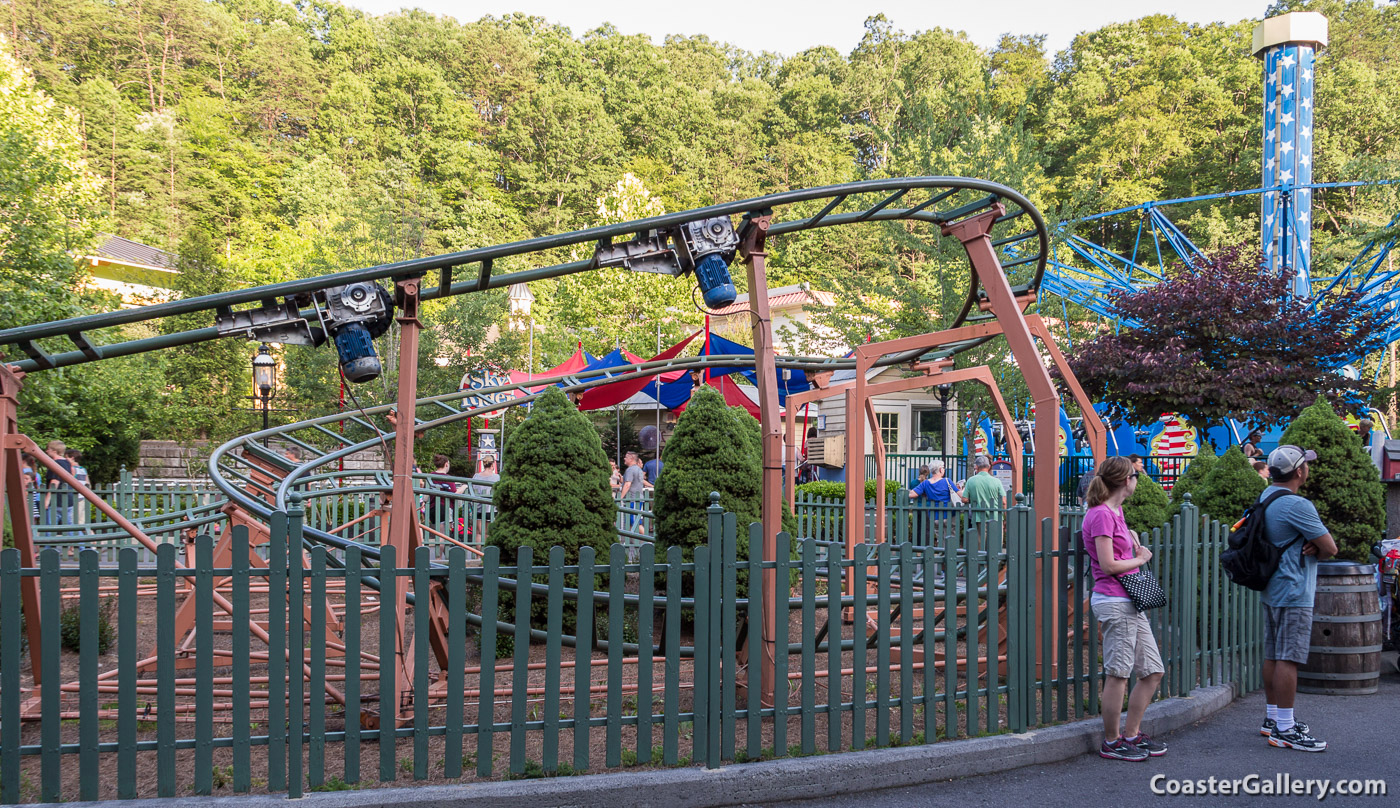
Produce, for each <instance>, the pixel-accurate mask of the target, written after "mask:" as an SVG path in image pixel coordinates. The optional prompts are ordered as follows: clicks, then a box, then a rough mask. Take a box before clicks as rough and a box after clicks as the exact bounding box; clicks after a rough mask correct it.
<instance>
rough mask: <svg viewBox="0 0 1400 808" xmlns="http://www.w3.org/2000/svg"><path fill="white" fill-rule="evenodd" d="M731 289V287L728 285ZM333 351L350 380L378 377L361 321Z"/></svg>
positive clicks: (339, 336) (341, 334) (340, 335)
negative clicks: (338, 355) (338, 356)
mask: <svg viewBox="0 0 1400 808" xmlns="http://www.w3.org/2000/svg"><path fill="white" fill-rule="evenodd" d="M730 288H731V289H732V288H733V287H730ZM335 351H336V353H338V354H340V370H341V372H342V373H344V374H345V378H346V379H347V380H349V381H351V382H355V383H359V382H367V381H369V380H371V379H377V378H379V374H380V372H381V371H383V369H384V368H383V366H382V365H380V364H379V357H378V356H376V355H375V353H374V340H373V339H371V338H370V335H369V330H368V329H366V328H365V326H364V324H363V323H347V324H346V325H344V326H342V327H341V328H340V330H339V331H337V332H336V333H335Z"/></svg>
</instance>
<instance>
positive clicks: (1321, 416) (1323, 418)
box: [1281, 396, 1385, 561]
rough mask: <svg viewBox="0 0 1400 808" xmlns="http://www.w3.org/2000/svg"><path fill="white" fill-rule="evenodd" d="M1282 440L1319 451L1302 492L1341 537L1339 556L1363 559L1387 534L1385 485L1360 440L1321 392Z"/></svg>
mask: <svg viewBox="0 0 1400 808" xmlns="http://www.w3.org/2000/svg"><path fill="white" fill-rule="evenodd" d="M1281 442H1282V443H1292V444H1294V445H1297V446H1301V447H1303V448H1304V449H1311V450H1313V451H1314V452H1317V460H1316V461H1314V462H1312V463H1309V464H1308V481H1307V483H1305V484H1304V485H1303V489H1302V490H1301V491H1300V492H1299V493H1301V494H1302V495H1303V496H1305V497H1307V498H1308V499H1310V500H1312V503H1313V505H1315V506H1317V514H1318V516H1320V517H1321V518H1322V524H1323V525H1325V526H1326V527H1327V530H1328V531H1330V532H1331V534H1332V538H1333V539H1336V541H1337V557H1338V558H1340V559H1346V560H1350V561H1365V560H1366V558H1367V553H1368V552H1369V548H1370V546H1371V545H1372V544H1374V543H1375V542H1378V541H1380V540H1381V539H1382V538H1383V537H1384V536H1385V487H1384V485H1382V483H1381V481H1380V472H1379V471H1377V469H1376V467H1375V465H1374V464H1372V463H1371V458H1370V456H1369V455H1367V454H1366V451H1365V449H1363V448H1362V446H1361V440H1360V439H1359V438H1358V437H1357V436H1356V433H1354V432H1352V431H1351V430H1350V429H1348V428H1347V425H1346V424H1344V423H1343V422H1342V419H1341V418H1339V417H1337V413H1336V411H1335V410H1333V409H1332V405H1331V404H1328V403H1327V399H1325V398H1323V397H1321V396H1318V399H1317V402H1316V403H1314V404H1313V405H1312V406H1310V407H1308V408H1307V409H1305V410H1303V412H1302V413H1301V414H1299V416H1298V417H1297V418H1296V419H1295V420H1294V421H1293V423H1292V424H1289V426H1288V429H1286V430H1284V433H1283V440H1282V441H1281Z"/></svg>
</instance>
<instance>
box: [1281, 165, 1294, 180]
mask: <svg viewBox="0 0 1400 808" xmlns="http://www.w3.org/2000/svg"><path fill="white" fill-rule="evenodd" d="M1278 180H1279V182H1292V181H1293V172H1292V171H1289V170H1288V169H1286V168H1285V169H1284V170H1282V171H1280V172H1279V173H1278Z"/></svg>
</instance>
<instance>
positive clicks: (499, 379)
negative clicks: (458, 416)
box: [459, 368, 517, 419]
mask: <svg viewBox="0 0 1400 808" xmlns="http://www.w3.org/2000/svg"><path fill="white" fill-rule="evenodd" d="M510 383H511V382H510V375H509V374H507V373H502V372H499V371H495V370H491V369H490V368H483V369H481V370H473V371H469V372H468V373H467V374H466V375H465V376H463V377H462V386H461V387H460V388H459V389H461V390H489V389H490V388H492V387H502V386H504V385H507V384H510ZM516 395H517V393H516V391H514V390H500V391H497V392H494V393H481V394H478V395H470V396H467V397H466V398H464V399H463V400H462V406H463V408H464V409H469V410H474V409H476V408H478V407H491V406H497V407H500V408H501V409H495V410H491V411H490V412H484V413H481V414H480V415H479V416H477V417H479V418H486V419H490V418H495V417H496V416H498V415H500V414H501V413H502V412H504V411H505V410H504V407H505V405H508V404H510V403H511V402H512V401H513V400H514V399H515V397H516Z"/></svg>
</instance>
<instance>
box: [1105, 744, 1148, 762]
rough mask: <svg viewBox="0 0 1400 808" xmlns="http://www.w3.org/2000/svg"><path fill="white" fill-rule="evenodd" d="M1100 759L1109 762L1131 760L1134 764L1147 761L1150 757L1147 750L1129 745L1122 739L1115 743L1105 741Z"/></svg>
mask: <svg viewBox="0 0 1400 808" xmlns="http://www.w3.org/2000/svg"><path fill="white" fill-rule="evenodd" d="M1099 757H1102V758H1108V759H1109V760H1129V761H1132V762H1133V763H1141V762H1142V761H1144V760H1147V758H1148V757H1150V755H1148V754H1147V752H1146V751H1145V750H1142V749H1139V748H1138V747H1136V746H1134V745H1132V744H1130V743H1128V742H1127V741H1125V740H1124V739H1122V738H1119V739H1117V740H1115V741H1113V742H1109V741H1104V742H1103V745H1102V746H1100V747H1099Z"/></svg>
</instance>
